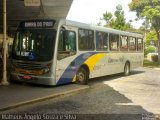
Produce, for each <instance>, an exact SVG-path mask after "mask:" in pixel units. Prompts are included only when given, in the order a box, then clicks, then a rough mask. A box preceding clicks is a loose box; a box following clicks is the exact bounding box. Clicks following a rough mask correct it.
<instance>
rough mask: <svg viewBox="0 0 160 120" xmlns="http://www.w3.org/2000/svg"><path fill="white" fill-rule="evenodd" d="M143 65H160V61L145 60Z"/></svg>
mask: <svg viewBox="0 0 160 120" xmlns="http://www.w3.org/2000/svg"><path fill="white" fill-rule="evenodd" d="M143 66H144V67H153V68H154V67H160V63H158V62H152V61H149V60H146V59H145V60H144V62H143Z"/></svg>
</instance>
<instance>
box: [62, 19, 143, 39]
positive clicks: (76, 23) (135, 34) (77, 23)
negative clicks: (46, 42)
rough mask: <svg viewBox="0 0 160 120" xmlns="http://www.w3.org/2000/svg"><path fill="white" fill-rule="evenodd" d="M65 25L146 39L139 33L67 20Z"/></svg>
mask: <svg viewBox="0 0 160 120" xmlns="http://www.w3.org/2000/svg"><path fill="white" fill-rule="evenodd" d="M65 24H66V25H69V26H74V27H79V28H85V29H91V30H97V31H102V32H108V33H114V34H121V35H127V36H133V37H141V38H143V37H144V36H143V35H142V34H138V33H132V32H128V31H121V30H116V29H112V28H107V27H102V26H96V25H92V24H86V23H80V22H75V21H71V20H65Z"/></svg>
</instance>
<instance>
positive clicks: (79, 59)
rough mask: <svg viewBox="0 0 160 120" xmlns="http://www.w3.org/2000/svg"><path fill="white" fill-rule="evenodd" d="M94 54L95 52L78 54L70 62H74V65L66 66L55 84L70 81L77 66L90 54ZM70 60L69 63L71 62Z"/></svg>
mask: <svg viewBox="0 0 160 120" xmlns="http://www.w3.org/2000/svg"><path fill="white" fill-rule="evenodd" d="M94 54H96V53H95V52H89V53H84V54H81V55H79V56H78V57H77V58H75V59H74V60H73V61H72V62H74V63H75V66H72V65H71V64H70V65H69V66H68V67H67V68H66V70H65V71H64V73H63V74H62V76H61V77H60V79H59V80H58V82H57V85H60V84H66V83H70V82H72V80H73V78H74V76H75V75H76V73H77V71H78V69H79V67H80V66H81V65H82V64H83V63H84V62H85V61H86V60H87V59H88V58H89V57H91V56H93V55H94ZM72 62H71V63H72Z"/></svg>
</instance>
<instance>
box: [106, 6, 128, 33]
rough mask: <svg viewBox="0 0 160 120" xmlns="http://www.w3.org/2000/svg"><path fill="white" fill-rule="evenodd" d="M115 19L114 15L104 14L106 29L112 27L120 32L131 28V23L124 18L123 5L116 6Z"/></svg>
mask: <svg viewBox="0 0 160 120" xmlns="http://www.w3.org/2000/svg"><path fill="white" fill-rule="evenodd" d="M114 16H115V17H116V18H115V19H114V18H113V15H112V13H110V12H106V13H104V14H103V20H105V21H106V25H105V26H106V27H111V28H114V29H118V30H127V29H128V28H129V27H130V24H129V23H126V21H125V18H124V11H123V9H122V6H121V5H117V6H116V11H115V12H114Z"/></svg>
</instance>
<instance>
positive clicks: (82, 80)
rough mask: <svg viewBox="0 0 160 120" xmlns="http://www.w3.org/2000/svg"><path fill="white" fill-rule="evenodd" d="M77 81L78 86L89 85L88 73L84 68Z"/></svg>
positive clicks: (80, 69) (79, 71)
mask: <svg viewBox="0 0 160 120" xmlns="http://www.w3.org/2000/svg"><path fill="white" fill-rule="evenodd" d="M76 81H77V83H78V84H81V85H87V84H88V73H87V71H86V69H84V68H83V67H81V68H79V70H78V72H77V74H76Z"/></svg>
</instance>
